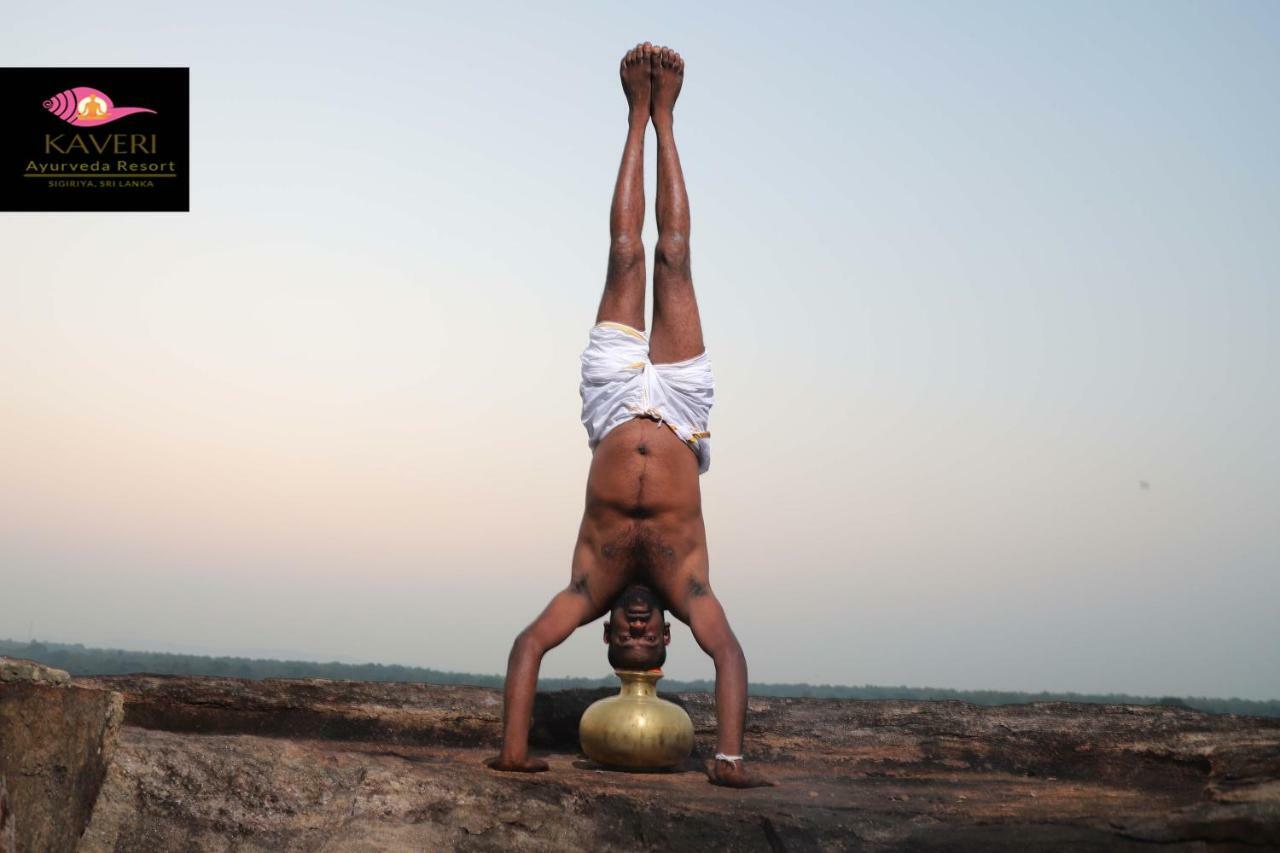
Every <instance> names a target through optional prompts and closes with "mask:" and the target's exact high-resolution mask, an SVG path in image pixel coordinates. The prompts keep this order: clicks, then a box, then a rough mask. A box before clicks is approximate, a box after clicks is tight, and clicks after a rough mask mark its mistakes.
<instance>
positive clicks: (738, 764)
mask: <svg viewBox="0 0 1280 853" xmlns="http://www.w3.org/2000/svg"><path fill="white" fill-rule="evenodd" d="M706 767H707V778H708V779H709V780H711V784H712V785H724V786H725V787H726V788H762V787H774V786H776V785H777V784H778V783H777V782H771V781H769V780H768V779H766V778H764V777H763V776H761V775H759V774H758V773H755V772H753V771H751V770H749V769H747V764H746V762H745V761H725V760H724V759H717V758H709V759H707V765H706Z"/></svg>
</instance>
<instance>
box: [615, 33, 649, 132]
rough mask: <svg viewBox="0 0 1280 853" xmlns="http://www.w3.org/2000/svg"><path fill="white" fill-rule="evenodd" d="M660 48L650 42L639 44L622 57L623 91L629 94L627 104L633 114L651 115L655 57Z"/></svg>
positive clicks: (620, 69)
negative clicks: (653, 61) (652, 66)
mask: <svg viewBox="0 0 1280 853" xmlns="http://www.w3.org/2000/svg"><path fill="white" fill-rule="evenodd" d="M657 51H658V49H657V48H656V47H654V46H653V45H651V44H649V42H645V43H644V44H638V45H636V46H635V47H633V48H632V49H631V50H628V51H627V52H626V55H625V56H623V57H622V64H621V66H620V67H619V68H618V74H619V75H620V76H621V77H622V91H623V92H625V93H626V95H627V106H628V107H629V108H630V110H631V116H632V117H633V118H638V117H640V116H643V117H645V118H646V119H647V118H648V116H649V110H650V105H649V93H650V91H651V90H652V88H653V71H652V68H651V65H652V60H653V57H655V56H656V55H657Z"/></svg>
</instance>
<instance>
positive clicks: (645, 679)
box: [613, 669, 662, 697]
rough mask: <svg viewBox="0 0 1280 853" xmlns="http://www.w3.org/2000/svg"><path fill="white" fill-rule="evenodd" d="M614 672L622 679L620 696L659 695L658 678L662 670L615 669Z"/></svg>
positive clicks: (660, 676)
mask: <svg viewBox="0 0 1280 853" xmlns="http://www.w3.org/2000/svg"><path fill="white" fill-rule="evenodd" d="M613 674H614V675H616V676H618V678H620V679H621V680H622V689H620V690H619V691H618V695H619V696H650V697H652V696H657V695H658V679H659V678H662V670H660V669H650V670H639V669H615V670H614V671H613Z"/></svg>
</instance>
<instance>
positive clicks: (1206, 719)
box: [0, 676, 1280, 853]
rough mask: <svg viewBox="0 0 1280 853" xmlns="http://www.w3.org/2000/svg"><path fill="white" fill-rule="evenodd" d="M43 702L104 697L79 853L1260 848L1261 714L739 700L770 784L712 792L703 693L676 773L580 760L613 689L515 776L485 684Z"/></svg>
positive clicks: (545, 727) (547, 698)
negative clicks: (582, 722)
mask: <svg viewBox="0 0 1280 853" xmlns="http://www.w3.org/2000/svg"><path fill="white" fill-rule="evenodd" d="M3 689H5V688H0V690H3ZM24 689H27V690H31V689H35V686H30V687H27V688H24ZM42 689H44V690H61V691H62V692H64V693H69V692H71V690H77V691H79V692H83V693H85V694H95V695H98V696H110V695H112V694H119V695H121V696H123V698H124V714H125V726H124V728H123V729H122V730H121V731H120V735H119V739H118V744H117V746H116V749H115V751H114V754H113V755H112V757H111V760H110V762H109V764H108V766H107V768H106V776H105V779H104V781H103V783H102V785H101V791H100V793H99V794H98V796H97V801H96V805H95V806H94V810H93V813H92V816H91V818H90V819H89V821H88V826H87V828H86V829H85V831H84V834H83V837H82V838H81V840H80V841H79V847H78V849H79V850H81V851H86V853H99V851H101V853H106V852H107V851H124V850H128V851H133V850H146V851H167V850H181V851H213V850H218V851H222V850H227V849H235V850H237V851H304V850H306V851H313V850H314V851H375V850H450V849H453V850H517V851H520V850H529V851H532V850H546V851H553V850H554V851H560V850H606V851H607V850H619V851H621V850H628V851H629V850H675V851H680V850H707V849H716V850H761V851H779V850H788V851H803V850H867V851H890V850H924V851H930V850H932V851H942V850H992V851H1015V850H1016V851H1037V850H1043V851H1050V850H1052V851H1058V850H1066V849H1069V850H1073V851H1090V850H1098V851H1102V850H1107V851H1110V850H1149V849H1151V845H1152V844H1159V845H1160V846H1161V849H1165V850H1185V851H1191V850H1197V851H1198V850H1228V851H1229V850H1241V851H1243V850H1250V851H1256V850H1260V849H1267V848H1280V720H1273V719H1267V718H1258V717H1241V716H1231V715H1211V714H1205V713H1201V712H1197V711H1190V710H1186V709H1182V708H1176V707H1169V706H1128V705H1085V704H1071V703H1063V702H1037V703H1030V704H1022V705H1004V706H996V707H987V706H977V705H970V704H967V703H964V702H923V701H919V702H918V701H862V700H812V699H779V698H767V699H766V698H759V699H753V700H752V701H751V704H750V708H749V712H748V737H747V745H746V749H747V753H748V755H749V756H750V757H751V759H752V760H753V761H754V762H755V763H756V765H757V766H759V767H761V768H762V769H764V770H766V772H768V773H769V774H770V775H771V776H772V777H773V778H774V779H775V780H776V781H778V782H779V785H778V787H774V788H762V789H755V790H750V791H729V790H725V789H722V788H717V787H715V786H712V785H709V784H708V783H707V781H706V778H705V776H704V775H703V774H702V773H701V772H700V769H699V761H700V757H701V756H705V755H708V754H710V753H712V752H714V732H715V715H714V707H713V701H712V697H711V696H710V695H708V694H701V693H689V694H665V693H664V694H663V695H664V696H665V697H666V698H668V699H672V700H673V701H676V702H678V703H679V704H681V705H682V706H683V707H684V708H685V709H686V710H687V711H688V712H689V715H690V717H691V719H692V720H693V722H694V727H695V731H696V739H697V746H696V747H695V757H694V759H693V760H691V761H690V762H689V763H688V765H687V766H685V767H683V768H680V769H679V770H678V771H676V772H671V773H645V774H634V773H621V772H613V771H607V770H604V769H603V768H600V767H596V766H594V765H593V764H591V763H590V762H589V761H587V760H586V759H585V758H584V757H583V756H582V755H581V754H580V753H579V752H578V749H577V738H576V735H577V722H578V718H579V717H580V716H581V713H582V711H583V710H584V709H585V708H586V706H587V705H588V704H589V703H590V702H591V701H594V700H595V699H596V698H599V697H600V696H602V695H605V694H606V693H608V692H611V691H604V690H600V691H565V692H557V693H547V694H539V696H538V701H537V705H536V708H535V726H534V738H533V739H534V743H535V744H536V745H537V746H538V748H539V750H540V751H541V752H542V754H543V755H545V757H546V758H547V760H548V761H549V763H550V764H551V768H552V769H551V771H550V772H549V773H543V774H538V775H534V776H523V775H518V774H517V775H513V774H500V773H495V772H493V771H490V770H489V769H487V768H486V767H484V766H483V764H482V762H483V759H484V758H485V757H487V756H489V755H492V754H493V753H494V752H495V751H496V747H497V745H498V742H499V740H500V724H501V715H502V703H501V695H500V693H499V692H498V691H496V690H490V689H485V688H475V687H465V686H443V685H421V684H373V683H362V682H335V681H325V680H267V681H244V680H238V679H216V678H186V677H164V676H124V677H112V678H93V679H75V680H74V684H73V687H72V688H42ZM12 725H13V721H12V719H9V720H8V722H5V723H0V726H4V727H5V728H8V727H11V726H12ZM0 736H3V733H2V732H0ZM11 793H12V786H11ZM15 802H16V799H15ZM18 817H19V819H20V820H21V818H22V812H21V809H19V813H18ZM20 827H21V824H20ZM21 831H22V830H21V828H20V829H19V833H21ZM19 843H20V844H21V841H20V842H19ZM20 849H23V850H26V849H70V848H56V847H46V848H20Z"/></svg>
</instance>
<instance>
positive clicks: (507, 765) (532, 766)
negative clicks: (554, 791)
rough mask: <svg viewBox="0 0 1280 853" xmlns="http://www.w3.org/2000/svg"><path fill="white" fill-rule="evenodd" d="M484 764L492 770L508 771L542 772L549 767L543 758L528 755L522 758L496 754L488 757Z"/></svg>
mask: <svg viewBox="0 0 1280 853" xmlns="http://www.w3.org/2000/svg"><path fill="white" fill-rule="evenodd" d="M484 764H485V766H486V767H488V768H490V769H491V770H503V771H505V772H508V773H541V772H542V771H544V770H547V769H549V768H548V765H547V762H545V761H543V760H542V759H541V758H532V757H530V756H528V755H526V756H525V757H524V758H522V759H520V760H513V759H510V758H507V757H506V756H502V755H495V756H494V757H493V758H489V759H486V760H485V762H484Z"/></svg>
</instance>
